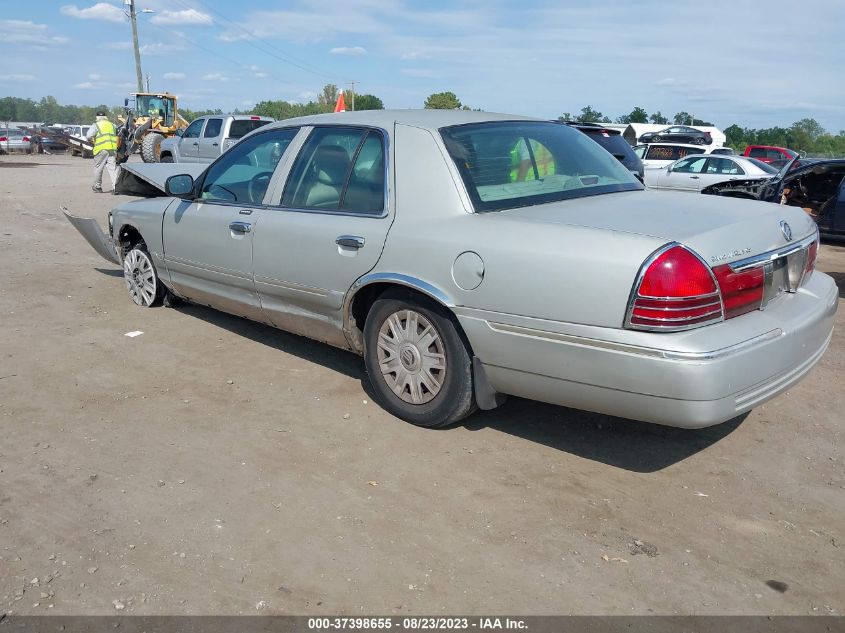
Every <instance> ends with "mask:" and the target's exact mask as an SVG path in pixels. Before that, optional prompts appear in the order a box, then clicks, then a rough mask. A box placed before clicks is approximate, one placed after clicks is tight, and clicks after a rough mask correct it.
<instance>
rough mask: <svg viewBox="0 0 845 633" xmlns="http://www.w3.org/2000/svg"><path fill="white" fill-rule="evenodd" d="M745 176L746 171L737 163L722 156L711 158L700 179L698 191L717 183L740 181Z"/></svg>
mask: <svg viewBox="0 0 845 633" xmlns="http://www.w3.org/2000/svg"><path fill="white" fill-rule="evenodd" d="M743 176H745V170H744V169H743V168H742V167H741V166H740V165H739V163H737V162H736V161H733V160H731V159H730V158H722V157H721V156H710V158H708V159H707V164H706V165H705V166H704V171H702V173H701V174H700V177H699V179H698V190H699V191H700V190H701V189H703V188H704V187H709V186H710V185H714V184H716V183H717V182H725V181H728V180H739V179H740V178H742V177H743Z"/></svg>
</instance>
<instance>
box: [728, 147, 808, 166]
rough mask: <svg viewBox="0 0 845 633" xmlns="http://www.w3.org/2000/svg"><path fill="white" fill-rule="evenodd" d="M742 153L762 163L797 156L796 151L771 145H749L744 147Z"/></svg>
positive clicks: (788, 159) (790, 158)
mask: <svg viewBox="0 0 845 633" xmlns="http://www.w3.org/2000/svg"><path fill="white" fill-rule="evenodd" d="M742 155H743V156H748V157H749V158H756V159H757V160H759V161H762V162H764V163H771V162H772V161H774V160H783V159H786V160H787V161H790V160H792V159H793V158H798V152H795V151H793V150H791V149H786V148H785V147H773V146H771V145H749V146H748V147H746V148H745V151H744V152H743V153H742Z"/></svg>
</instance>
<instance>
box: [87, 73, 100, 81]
mask: <svg viewBox="0 0 845 633" xmlns="http://www.w3.org/2000/svg"><path fill="white" fill-rule="evenodd" d="M102 78H103V76H102V75H98V74H96V73H93V74H91V75H88V79H90V80H91V81H99V80H100V79H102Z"/></svg>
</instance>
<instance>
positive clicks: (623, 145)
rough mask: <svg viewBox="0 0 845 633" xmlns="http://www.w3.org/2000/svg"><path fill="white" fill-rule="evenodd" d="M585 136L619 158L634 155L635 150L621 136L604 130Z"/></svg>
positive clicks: (587, 133) (588, 133)
mask: <svg viewBox="0 0 845 633" xmlns="http://www.w3.org/2000/svg"><path fill="white" fill-rule="evenodd" d="M581 131H582V132H584V130H581ZM585 134H586V135H587V136H589V137H590V138H591V139H593V140H594V141H595V142H596V143H598V144H599V145H601V146H602V147H603V148H605V149H606V150H607V151H608V152H610V153H611V154H613V155H614V156H616V157H617V158H620V157H623V158H627V157H628V156H631V155H633V154H634V149H633V148H632V147H631V145H630V144H629V143H628V141H626V140H625V139H624V138H622V135H621V134H611V133H609V132H607V131H604V130H602V131H598V132H592V131H591V132H585Z"/></svg>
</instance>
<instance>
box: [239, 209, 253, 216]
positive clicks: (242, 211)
mask: <svg viewBox="0 0 845 633" xmlns="http://www.w3.org/2000/svg"><path fill="white" fill-rule="evenodd" d="M238 215H252V209H241V210H240V211H238Z"/></svg>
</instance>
